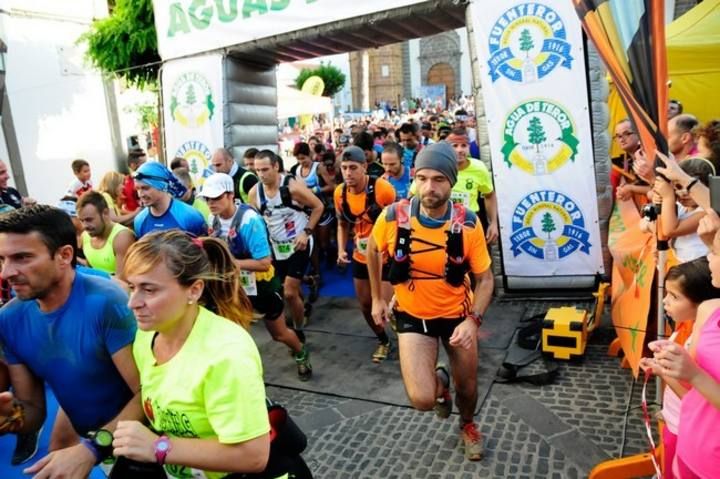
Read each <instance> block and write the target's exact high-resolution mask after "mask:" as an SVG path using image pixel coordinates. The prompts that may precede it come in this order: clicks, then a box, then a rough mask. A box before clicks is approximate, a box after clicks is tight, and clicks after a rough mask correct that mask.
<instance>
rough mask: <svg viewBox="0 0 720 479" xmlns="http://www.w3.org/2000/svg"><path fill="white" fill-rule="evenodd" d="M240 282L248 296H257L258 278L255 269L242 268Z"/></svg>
mask: <svg viewBox="0 0 720 479" xmlns="http://www.w3.org/2000/svg"><path fill="white" fill-rule="evenodd" d="M240 284H241V285H242V287H243V289H244V290H245V294H247V295H248V296H257V280H256V279H255V273H254V272H253V271H243V270H240Z"/></svg>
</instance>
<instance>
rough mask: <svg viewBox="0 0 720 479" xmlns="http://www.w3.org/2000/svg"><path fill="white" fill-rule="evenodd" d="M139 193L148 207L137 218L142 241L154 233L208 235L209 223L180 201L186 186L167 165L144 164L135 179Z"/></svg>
mask: <svg viewBox="0 0 720 479" xmlns="http://www.w3.org/2000/svg"><path fill="white" fill-rule="evenodd" d="M134 178H135V189H136V190H137V192H138V196H139V198H140V202H141V203H142V205H143V206H144V207H145V208H144V209H143V210H142V211H141V212H140V213H139V214H138V215H137V216H136V217H135V235H136V236H137V238H138V239H140V238H141V237H142V236H144V235H146V234H148V233H151V232H153V231H163V230H169V229H173V228H178V229H180V230H182V231H186V232H188V233H192V234H194V235H196V236H203V235H205V234H207V225H206V223H205V219H204V218H203V217H202V215H201V214H200V213H198V211H197V210H196V209H195V208H193V207H192V206H190V205H188V204H186V203H184V202H183V201H182V200H180V197H182V195H183V194H184V193H185V186H183V184H182V183H180V181H179V180H178V179H177V178H175V176H174V175H173V174H172V173H171V172H170V170H168V169H167V167H166V166H165V165H162V164H161V163H157V162H150V163H144V164H143V165H142V166H140V168H138V169H137V171H136V172H135V175H134Z"/></svg>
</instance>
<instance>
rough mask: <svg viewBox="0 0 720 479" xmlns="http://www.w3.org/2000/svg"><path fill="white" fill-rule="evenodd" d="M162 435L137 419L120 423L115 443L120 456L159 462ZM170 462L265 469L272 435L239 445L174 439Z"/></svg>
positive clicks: (230, 469) (231, 469)
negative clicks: (157, 447) (156, 447)
mask: <svg viewBox="0 0 720 479" xmlns="http://www.w3.org/2000/svg"><path fill="white" fill-rule="evenodd" d="M157 438H158V436H157V435H156V434H155V433H153V432H152V431H150V430H149V429H148V428H147V427H145V426H143V425H142V424H139V423H138V422H137V421H123V422H121V423H120V424H119V425H118V430H117V431H116V434H115V440H114V441H113V446H114V448H115V451H114V453H115V455H116V456H125V457H127V458H129V459H132V460H135V461H141V462H156V458H155V452H154V450H153V442H154V441H155V440H156V439H157ZM170 443H171V444H172V448H171V449H170V451H169V452H168V455H167V458H166V463H167V464H177V465H182V466H187V467H192V468H195V469H204V470H212V471H228V472H244V473H252V472H261V471H262V470H264V469H265V467H266V465H267V460H268V457H269V455H270V435H269V434H263V435H262V436H259V437H256V438H254V439H249V440H247V441H244V442H241V443H237V444H221V443H220V442H219V441H218V440H217V439H189V438H188V439H183V438H175V437H173V438H171V439H170Z"/></svg>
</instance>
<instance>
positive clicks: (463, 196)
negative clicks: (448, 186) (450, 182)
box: [450, 191, 471, 208]
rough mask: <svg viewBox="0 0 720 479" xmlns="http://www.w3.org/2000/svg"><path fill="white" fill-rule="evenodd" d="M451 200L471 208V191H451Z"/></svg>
mask: <svg viewBox="0 0 720 479" xmlns="http://www.w3.org/2000/svg"><path fill="white" fill-rule="evenodd" d="M450 200H452V202H453V203H455V204H458V203H460V204H462V205H463V206H464V207H465V208H471V205H470V193H466V192H463V191H453V192H452V193H450Z"/></svg>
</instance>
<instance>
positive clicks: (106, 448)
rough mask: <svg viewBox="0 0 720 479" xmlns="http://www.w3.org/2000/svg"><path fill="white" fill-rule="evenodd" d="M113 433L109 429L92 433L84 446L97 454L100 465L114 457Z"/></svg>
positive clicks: (84, 442)
mask: <svg viewBox="0 0 720 479" xmlns="http://www.w3.org/2000/svg"><path fill="white" fill-rule="evenodd" d="M112 443H113V433H111V432H110V431H108V430H107V429H98V430H97V431H90V432H89V433H88V435H87V439H86V440H85V441H83V444H84V445H85V447H87V448H88V449H90V450H92V451H93V453H94V454H95V459H96V460H97V462H98V463H100V462H102V461H104V460H105V459H107V458H109V457H111V456H112V455H113V445H112Z"/></svg>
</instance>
